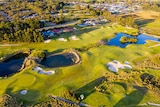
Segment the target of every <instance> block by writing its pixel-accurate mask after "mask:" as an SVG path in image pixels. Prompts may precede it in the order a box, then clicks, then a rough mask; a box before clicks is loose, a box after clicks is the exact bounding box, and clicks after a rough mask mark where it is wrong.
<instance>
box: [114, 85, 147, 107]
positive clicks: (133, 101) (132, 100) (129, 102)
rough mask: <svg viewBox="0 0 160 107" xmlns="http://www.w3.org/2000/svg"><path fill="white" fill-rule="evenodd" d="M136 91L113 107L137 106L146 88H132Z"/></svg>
mask: <svg viewBox="0 0 160 107" xmlns="http://www.w3.org/2000/svg"><path fill="white" fill-rule="evenodd" d="M134 88H135V89H137V90H136V91H133V92H132V93H130V94H129V95H126V97H124V98H122V99H121V100H120V101H119V102H118V103H117V104H116V105H114V107H135V106H137V105H138V104H139V103H140V102H141V100H142V99H143V97H144V96H145V94H146V93H147V88H142V87H139V86H134Z"/></svg>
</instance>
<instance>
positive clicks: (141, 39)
mask: <svg viewBox="0 0 160 107" xmlns="http://www.w3.org/2000/svg"><path fill="white" fill-rule="evenodd" d="M122 36H126V37H129V38H137V39H138V41H137V42H136V43H124V44H122V43H121V42H120V41H119V40H120V38H121V37H122ZM146 40H154V41H159V40H158V38H156V37H152V36H148V35H145V34H140V35H138V36H130V35H128V34H125V33H117V34H116V36H115V37H114V38H112V39H110V40H109V41H108V43H107V45H109V46H119V47H121V48H125V47H126V46H127V45H129V44H145V43H146ZM159 42H160V41H159Z"/></svg>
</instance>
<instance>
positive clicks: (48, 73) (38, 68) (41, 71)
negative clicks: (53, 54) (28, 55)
mask: <svg viewBox="0 0 160 107" xmlns="http://www.w3.org/2000/svg"><path fill="white" fill-rule="evenodd" d="M33 71H35V72H38V73H39V74H46V75H52V74H55V71H54V70H49V71H45V70H43V69H42V68H41V67H35V68H33Z"/></svg>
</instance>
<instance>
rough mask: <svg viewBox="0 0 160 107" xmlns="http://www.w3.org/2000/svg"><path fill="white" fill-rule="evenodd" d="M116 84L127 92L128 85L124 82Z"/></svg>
mask: <svg viewBox="0 0 160 107" xmlns="http://www.w3.org/2000/svg"><path fill="white" fill-rule="evenodd" d="M113 83H114V84H118V85H120V86H122V87H123V88H124V89H125V90H127V85H126V84H125V83H123V82H113Z"/></svg>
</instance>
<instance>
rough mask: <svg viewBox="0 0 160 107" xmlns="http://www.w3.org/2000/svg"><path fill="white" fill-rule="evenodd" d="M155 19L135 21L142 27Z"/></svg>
mask: <svg viewBox="0 0 160 107" xmlns="http://www.w3.org/2000/svg"><path fill="white" fill-rule="evenodd" d="M153 21H154V19H137V20H136V21H135V23H136V24H137V25H138V26H140V27H144V26H146V25H147V24H148V23H151V22H153Z"/></svg>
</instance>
